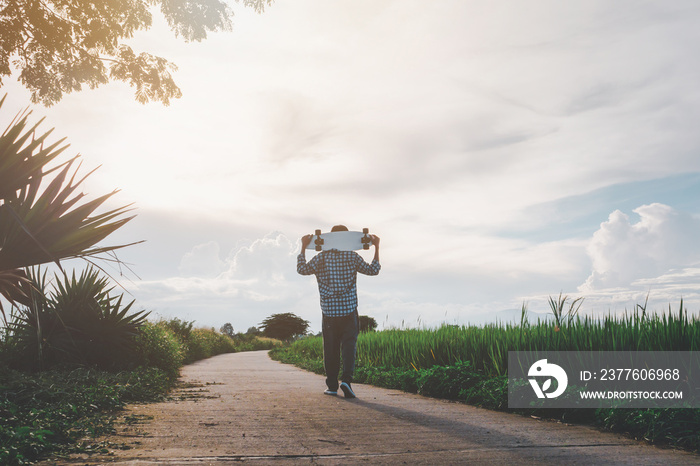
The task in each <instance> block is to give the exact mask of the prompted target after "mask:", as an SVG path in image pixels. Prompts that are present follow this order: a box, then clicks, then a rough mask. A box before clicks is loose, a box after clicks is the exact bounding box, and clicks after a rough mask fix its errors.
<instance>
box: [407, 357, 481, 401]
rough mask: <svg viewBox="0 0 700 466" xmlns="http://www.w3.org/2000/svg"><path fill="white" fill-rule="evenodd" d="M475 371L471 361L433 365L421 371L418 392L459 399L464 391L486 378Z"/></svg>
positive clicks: (462, 396) (436, 396)
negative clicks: (449, 364)
mask: <svg viewBox="0 0 700 466" xmlns="http://www.w3.org/2000/svg"><path fill="white" fill-rule="evenodd" d="M484 378H485V377H484V376H483V375H482V374H479V373H477V372H475V371H474V369H473V367H472V364H471V362H469V361H465V362H457V363H455V364H454V365H452V366H433V367H431V368H429V369H423V370H421V371H420V376H419V377H418V381H417V385H418V387H419V390H418V393H420V394H421V395H425V396H432V397H435V398H446V399H449V400H459V399H462V398H464V392H465V391H466V390H469V389H470V388H473V387H474V386H475V385H477V384H478V383H479V382H481V381H482V380H484Z"/></svg>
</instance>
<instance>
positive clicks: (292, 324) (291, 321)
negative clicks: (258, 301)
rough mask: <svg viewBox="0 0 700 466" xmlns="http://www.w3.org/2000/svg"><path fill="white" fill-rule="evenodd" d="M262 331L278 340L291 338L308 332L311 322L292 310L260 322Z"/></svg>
mask: <svg viewBox="0 0 700 466" xmlns="http://www.w3.org/2000/svg"><path fill="white" fill-rule="evenodd" d="M260 328H262V333H263V335H265V336H266V337H270V338H277V339H278V340H291V339H292V338H294V337H297V336H300V335H304V334H306V331H307V330H308V329H309V322H308V321H306V320H304V319H302V318H301V317H297V316H295V315H294V314H292V313H291V312H287V313H284V314H273V315H271V316H270V317H268V318H267V319H265V320H263V321H262V323H261V324H260Z"/></svg>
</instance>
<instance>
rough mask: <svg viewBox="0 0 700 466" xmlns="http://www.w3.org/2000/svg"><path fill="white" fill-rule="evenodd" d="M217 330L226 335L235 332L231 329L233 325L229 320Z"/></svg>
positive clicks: (231, 335) (231, 334) (230, 335)
mask: <svg viewBox="0 0 700 466" xmlns="http://www.w3.org/2000/svg"><path fill="white" fill-rule="evenodd" d="M219 331H220V332H221V333H223V334H224V335H226V336H228V337H233V335H235V332H234V331H233V325H231V322H226V323H225V324H224V325H222V326H221V329H220V330H219Z"/></svg>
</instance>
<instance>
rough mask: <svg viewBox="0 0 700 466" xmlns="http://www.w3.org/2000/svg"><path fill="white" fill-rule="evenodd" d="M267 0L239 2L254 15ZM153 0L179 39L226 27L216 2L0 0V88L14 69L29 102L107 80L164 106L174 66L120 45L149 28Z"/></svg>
mask: <svg viewBox="0 0 700 466" xmlns="http://www.w3.org/2000/svg"><path fill="white" fill-rule="evenodd" d="M236 1H237V2H238V1H239V0H236ZM272 1H273V0H243V4H244V5H245V6H247V7H253V8H255V10H256V11H257V12H262V11H263V10H264V8H265V4H267V5H269V4H271V3H272ZM155 5H157V6H159V7H160V11H161V13H162V14H163V16H164V17H165V19H166V21H167V22H168V25H169V26H170V28H171V29H172V30H173V32H174V33H175V36H176V37H180V36H181V37H182V38H183V39H184V40H185V41H187V42H189V41H198V42H199V41H201V40H203V39H206V37H207V32H211V31H226V30H230V29H231V17H232V16H233V12H232V11H231V9H230V7H229V6H228V4H227V3H226V2H225V1H222V0H123V1H85V0H43V1H37V0H0V86H1V85H2V78H3V76H10V75H11V74H12V71H13V68H16V69H17V70H19V78H18V79H19V81H21V82H22V84H23V85H24V86H25V87H26V88H27V89H29V90H30V91H31V93H32V102H34V103H38V102H41V103H43V104H44V105H47V106H48V105H53V104H55V103H56V102H58V101H59V100H61V98H62V97H63V94H64V93H69V92H73V91H80V90H81V89H82V86H83V85H87V86H88V87H90V89H94V88H96V87H97V86H99V85H100V84H105V83H107V82H108V81H109V80H110V79H111V80H119V81H124V82H127V83H129V85H131V86H132V87H135V88H136V100H137V101H139V102H141V103H145V102H148V101H150V100H156V101H159V102H162V103H163V104H165V105H168V103H169V102H170V99H172V98H179V97H180V96H181V92H180V89H179V88H178V87H177V85H176V84H175V81H174V80H173V78H172V75H171V74H170V73H171V71H174V70H176V69H177V67H176V66H175V65H174V64H172V63H170V62H169V61H167V60H166V59H165V58H161V57H158V56H155V55H151V54H150V53H146V52H141V53H137V52H134V50H132V49H131V47H129V46H128V45H126V44H124V43H123V41H124V39H130V38H131V37H133V35H134V33H135V32H136V31H140V30H147V29H149V28H150V27H151V24H152V21H153V18H152V14H151V6H155Z"/></svg>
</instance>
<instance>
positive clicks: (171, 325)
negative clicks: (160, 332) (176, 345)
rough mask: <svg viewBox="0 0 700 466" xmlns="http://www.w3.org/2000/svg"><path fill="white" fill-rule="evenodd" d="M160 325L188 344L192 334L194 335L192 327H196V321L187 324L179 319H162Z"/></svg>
mask: <svg viewBox="0 0 700 466" xmlns="http://www.w3.org/2000/svg"><path fill="white" fill-rule="evenodd" d="M158 324H159V325H161V326H163V327H165V328H167V329H168V330H170V331H171V332H173V333H174V334H175V336H176V337H177V338H179V339H180V341H181V342H183V343H186V342H187V341H188V340H189V339H190V333H192V327H194V321H191V322H187V321H185V320H180V319H178V318H177V317H173V318H171V319H168V320H165V319H161V320H160V321H158Z"/></svg>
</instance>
